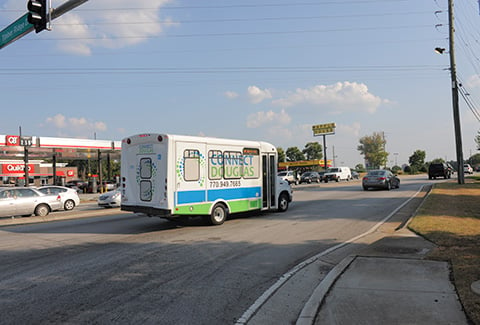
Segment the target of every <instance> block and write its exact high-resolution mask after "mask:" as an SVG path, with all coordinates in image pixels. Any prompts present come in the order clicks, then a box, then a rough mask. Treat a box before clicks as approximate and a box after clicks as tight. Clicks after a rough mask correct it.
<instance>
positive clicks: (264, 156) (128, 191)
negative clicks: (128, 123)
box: [121, 133, 292, 225]
mask: <svg viewBox="0 0 480 325" xmlns="http://www.w3.org/2000/svg"><path fill="white" fill-rule="evenodd" d="M121 174H122V175H121V178H122V185H121V186H122V204H121V209H122V210H125V211H133V212H140V213H144V214H147V215H148V216H159V217H164V218H167V219H173V218H176V217H179V216H193V215H195V216H198V215H204V216H206V217H208V219H209V221H210V222H211V223H212V224H214V225H220V224H222V223H223V222H224V221H225V220H226V219H227V216H228V215H229V214H232V213H239V212H247V211H253V210H276V211H281V212H283V211H286V210H287V209H288V206H289V203H290V202H291V201H292V190H291V188H290V185H288V183H287V182H285V181H283V180H281V179H279V178H278V177H277V176H276V175H277V150H276V148H275V146H273V145H272V144H270V143H266V142H260V141H241V140H229V139H217V138H207V137H194V136H182V135H170V134H154V133H146V134H138V135H133V136H130V137H128V138H125V139H123V140H122V166H121Z"/></svg>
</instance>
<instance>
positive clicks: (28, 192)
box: [0, 187, 62, 217]
mask: <svg viewBox="0 0 480 325" xmlns="http://www.w3.org/2000/svg"><path fill="white" fill-rule="evenodd" d="M61 208H62V202H61V198H60V195H58V194H57V195H45V194H43V193H42V192H40V191H38V190H37V189H34V188H29V187H3V188H0V217H13V216H28V217H29V216H31V215H32V214H35V215H36V216H41V217H44V216H46V215H48V214H49V213H50V212H51V211H54V210H59V209H61Z"/></svg>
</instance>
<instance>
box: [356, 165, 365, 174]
mask: <svg viewBox="0 0 480 325" xmlns="http://www.w3.org/2000/svg"><path fill="white" fill-rule="evenodd" d="M355 170H356V171H357V172H364V171H365V167H364V166H363V164H357V165H356V166H355Z"/></svg>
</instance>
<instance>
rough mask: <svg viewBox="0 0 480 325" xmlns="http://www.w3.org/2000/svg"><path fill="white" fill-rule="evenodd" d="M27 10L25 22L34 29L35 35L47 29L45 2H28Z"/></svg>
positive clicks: (41, 0)
mask: <svg viewBox="0 0 480 325" xmlns="http://www.w3.org/2000/svg"><path fill="white" fill-rule="evenodd" d="M27 10H28V11H29V13H28V17H27V20H28V22H29V23H30V24H32V25H33V26H34V27H35V33H39V32H41V31H42V30H44V29H45V28H47V21H48V18H47V0H28V3H27Z"/></svg>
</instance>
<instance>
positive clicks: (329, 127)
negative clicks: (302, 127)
mask: <svg viewBox="0 0 480 325" xmlns="http://www.w3.org/2000/svg"><path fill="white" fill-rule="evenodd" d="M336 127H337V125H336V124H335V123H327V124H317V125H314V126H312V131H313V135H314V136H316V135H325V134H335V128H336Z"/></svg>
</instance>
